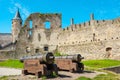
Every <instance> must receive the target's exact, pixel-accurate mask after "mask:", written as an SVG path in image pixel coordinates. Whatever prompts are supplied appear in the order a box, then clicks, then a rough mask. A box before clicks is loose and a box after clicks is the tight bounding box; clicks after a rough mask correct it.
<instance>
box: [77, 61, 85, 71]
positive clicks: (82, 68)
mask: <svg viewBox="0 0 120 80" xmlns="http://www.w3.org/2000/svg"><path fill="white" fill-rule="evenodd" d="M78 67H79V69H80V72H83V71H84V64H83V63H79V64H78Z"/></svg>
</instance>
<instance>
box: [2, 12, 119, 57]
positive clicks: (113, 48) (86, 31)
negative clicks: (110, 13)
mask: <svg viewBox="0 0 120 80" xmlns="http://www.w3.org/2000/svg"><path fill="white" fill-rule="evenodd" d="M46 22H50V28H49V29H47V28H46V25H45V23H46ZM73 22H74V21H73V19H72V20H71V25H70V26H68V27H66V28H64V29H63V28H62V26H61V14H58V13H54V14H53V13H52V14H50V13H46V14H41V13H33V14H31V15H30V16H28V18H27V19H26V20H25V22H24V24H23V25H22V19H21V16H20V13H19V11H17V13H16V15H15V17H14V19H13V20H12V35H10V40H12V41H10V42H11V44H10V45H13V46H11V47H12V48H13V47H14V48H13V49H14V50H15V53H14V57H15V58H19V57H21V56H23V55H29V54H30V55H31V54H35V53H44V52H45V51H53V52H56V51H58V52H60V53H61V54H76V53H79V54H82V56H84V57H85V59H101V58H112V59H120V18H117V19H114V20H95V19H94V15H93V14H92V15H91V16H90V21H88V22H85V23H81V24H74V23H73ZM2 41H4V40H2ZM10 45H7V46H6V47H7V48H8V47H9V46H10Z"/></svg>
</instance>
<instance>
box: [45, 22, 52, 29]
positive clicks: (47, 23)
mask: <svg viewBox="0 0 120 80" xmlns="http://www.w3.org/2000/svg"><path fill="white" fill-rule="evenodd" d="M44 25H45V26H44V27H45V29H50V25H51V24H50V22H48V21H47V22H45V23H44Z"/></svg>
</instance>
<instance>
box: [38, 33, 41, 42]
mask: <svg viewBox="0 0 120 80" xmlns="http://www.w3.org/2000/svg"><path fill="white" fill-rule="evenodd" d="M40 40H41V36H40V33H38V41H40Z"/></svg>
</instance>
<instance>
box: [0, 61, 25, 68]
mask: <svg viewBox="0 0 120 80" xmlns="http://www.w3.org/2000/svg"><path fill="white" fill-rule="evenodd" d="M0 67H10V68H23V63H21V62H20V61H19V60H6V61H2V62H0Z"/></svg>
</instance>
